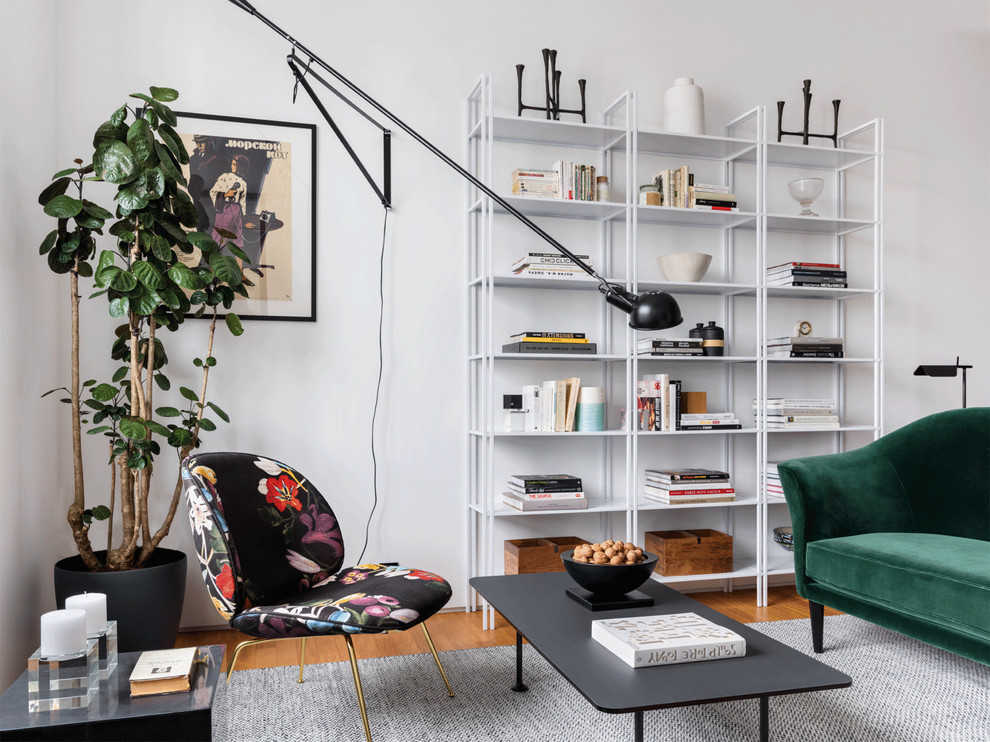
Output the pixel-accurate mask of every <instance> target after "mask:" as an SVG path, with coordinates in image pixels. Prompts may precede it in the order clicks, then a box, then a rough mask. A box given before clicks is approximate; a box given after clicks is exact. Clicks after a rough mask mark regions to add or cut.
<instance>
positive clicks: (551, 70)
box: [516, 49, 588, 124]
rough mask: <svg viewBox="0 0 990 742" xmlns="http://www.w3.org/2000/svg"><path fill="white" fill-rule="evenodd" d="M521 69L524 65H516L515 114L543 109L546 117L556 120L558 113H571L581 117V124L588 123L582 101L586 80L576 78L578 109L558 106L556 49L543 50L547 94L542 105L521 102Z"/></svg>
mask: <svg viewBox="0 0 990 742" xmlns="http://www.w3.org/2000/svg"><path fill="white" fill-rule="evenodd" d="M523 69H525V65H522V64H517V65H516V79H517V80H518V82H519V97H518V100H519V112H518V114H517V115H519V116H522V112H523V111H544V112H545V113H546V115H547V118H548V119H551V120H553V121H558V120H559V119H560V114H562V113H573V114H577V115H579V116H580V117H581V123H582V124H586V123H588V118H587V115H586V112H585V101H584V86H585V84H586V83H587V80H578V89H579V90H580V91H581V107H580V108H578V109H567V108H561V107H560V70H558V69H557V50H556V49H544V50H543V75H544V86H545V88H546V95H547V99H546V103H544V105H542V106H527V105H525V104H524V103H523V99H522V80H523Z"/></svg>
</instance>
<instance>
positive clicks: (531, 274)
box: [512, 268, 588, 278]
mask: <svg viewBox="0 0 990 742" xmlns="http://www.w3.org/2000/svg"><path fill="white" fill-rule="evenodd" d="M512 275H514V276H521V277H523V278H587V277H588V274H587V273H585V272H584V271H583V270H581V269H580V268H521V269H519V270H516V271H512Z"/></svg>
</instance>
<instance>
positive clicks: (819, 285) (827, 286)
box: [767, 281, 849, 289]
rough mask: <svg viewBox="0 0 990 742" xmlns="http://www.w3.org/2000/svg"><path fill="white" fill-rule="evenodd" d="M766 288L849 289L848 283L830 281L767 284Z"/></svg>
mask: <svg viewBox="0 0 990 742" xmlns="http://www.w3.org/2000/svg"><path fill="white" fill-rule="evenodd" d="M767 286H777V287H779V286H810V287H812V288H820V289H847V288H849V284H848V283H833V282H831V281H786V282H782V283H777V282H774V283H770V282H769V281H768V282H767Z"/></svg>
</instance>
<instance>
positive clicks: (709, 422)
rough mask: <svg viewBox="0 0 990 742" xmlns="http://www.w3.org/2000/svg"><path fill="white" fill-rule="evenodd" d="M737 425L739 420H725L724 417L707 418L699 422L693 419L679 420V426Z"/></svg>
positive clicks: (730, 418)
mask: <svg viewBox="0 0 990 742" xmlns="http://www.w3.org/2000/svg"><path fill="white" fill-rule="evenodd" d="M738 424H739V420H738V419H737V418H735V417H729V418H725V417H722V418H712V417H707V418H702V419H700V420H695V419H690V420H683V419H682V420H681V425H713V426H719V425H738Z"/></svg>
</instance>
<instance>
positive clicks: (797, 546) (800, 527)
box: [778, 443, 915, 597]
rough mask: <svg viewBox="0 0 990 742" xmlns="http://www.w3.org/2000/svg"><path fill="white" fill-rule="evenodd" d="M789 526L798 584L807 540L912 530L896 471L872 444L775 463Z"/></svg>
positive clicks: (801, 581)
mask: <svg viewBox="0 0 990 742" xmlns="http://www.w3.org/2000/svg"><path fill="white" fill-rule="evenodd" d="M778 470H779V472H780V480H781V484H782V485H783V487H784V496H785V498H786V499H787V507H788V509H789V510H790V514H791V525H792V527H793V529H794V573H795V582H796V584H797V589H798V594H800V595H802V597H807V596H805V594H804V591H803V588H804V585H805V584H806V582H807V579H806V576H805V549H806V547H807V545H808V544H810V543H812V542H813V541H818V540H820V539H826V538H837V537H840V536H854V535H856V534H860V533H880V532H904V531H914V530H915V529H914V526H913V518H912V514H911V507H910V503H909V501H908V497H907V494H906V492H905V489H904V486H903V484H902V482H901V479H900V477H899V476H898V474H897V471H896V470H895V469H894V467H893V466H892V465H891V463H890V461H889V460H888V458H887V456H886V455H885V454H884V453H883V451H882V450H880V448H879V447H878V446H877V445H876V444H875V443H871V444H869V445H866V446H864V447H863V448H859V449H856V450H854V451H846V452H843V453H836V454H829V455H826V456H811V457H808V458H802V459H792V460H790V461H786V462H783V463H781V464H780V465H779V467H778Z"/></svg>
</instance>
